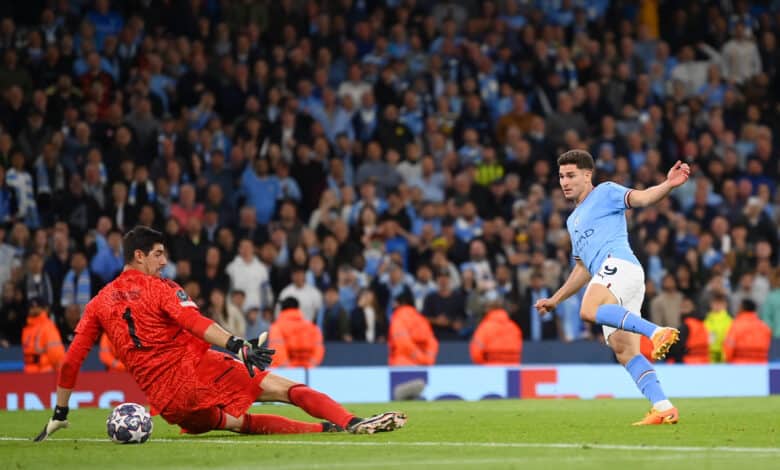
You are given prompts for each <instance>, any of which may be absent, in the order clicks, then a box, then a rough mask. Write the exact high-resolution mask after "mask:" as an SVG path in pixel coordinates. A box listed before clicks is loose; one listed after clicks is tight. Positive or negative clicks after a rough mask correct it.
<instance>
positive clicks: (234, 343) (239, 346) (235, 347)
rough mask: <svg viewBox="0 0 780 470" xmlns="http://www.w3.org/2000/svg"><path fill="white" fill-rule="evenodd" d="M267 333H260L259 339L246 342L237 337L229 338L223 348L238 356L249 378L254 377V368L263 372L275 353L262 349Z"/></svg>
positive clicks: (271, 350)
mask: <svg viewBox="0 0 780 470" xmlns="http://www.w3.org/2000/svg"><path fill="white" fill-rule="evenodd" d="M267 336H268V333H267V332H263V333H260V337H258V338H257V339H255V340H252V341H247V340H245V339H243V338H239V337H237V336H231V337H230V339H229V340H228V342H227V344H226V345H225V348H226V349H227V350H228V351H230V352H232V353H234V354H235V355H237V356H238V358H239V359H240V360H241V361H242V362H243V363H244V365H245V366H246V369H247V371H248V372H249V376H250V377H254V376H255V370H254V367H257V368H258V369H260V370H265V369H267V368H268V366H270V365H271V361H272V360H273V358H272V357H271V356H273V355H274V353H275V352H276V351H275V350H273V349H268V348H264V347H263V343H264V342H265V338H266V337H267Z"/></svg>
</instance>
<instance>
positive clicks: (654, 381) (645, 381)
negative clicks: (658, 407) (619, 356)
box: [626, 354, 666, 405]
mask: <svg viewBox="0 0 780 470" xmlns="http://www.w3.org/2000/svg"><path fill="white" fill-rule="evenodd" d="M626 370H627V371H628V373H629V374H631V378H632V379H634V382H636V386H637V388H638V389H639V391H641V392H642V395H644V396H645V397H646V398H647V399H648V400H650V403H652V404H653V405H655V404H656V403H658V402H660V401H663V400H666V395H665V394H664V391H663V390H662V389H661V383H660V382H659V381H658V377H656V375H655V369H653V365H652V364H650V361H648V360H647V359H646V358H645V356H643V355H641V354H637V355H636V356H634V357H633V358H632V359H631V360H630V361H628V364H626Z"/></svg>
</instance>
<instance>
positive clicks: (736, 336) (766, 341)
mask: <svg viewBox="0 0 780 470" xmlns="http://www.w3.org/2000/svg"><path fill="white" fill-rule="evenodd" d="M771 343H772V330H771V329H770V328H769V326H767V324H766V323H764V322H763V321H761V319H760V318H758V314H756V312H742V313H740V314H739V315H737V318H735V319H734V322H733V323H732V324H731V328H729V331H728V333H727V334H726V339H725V340H724V341H723V355H724V358H725V359H726V362H729V363H731V364H762V363H766V362H769V347H770V345H771Z"/></svg>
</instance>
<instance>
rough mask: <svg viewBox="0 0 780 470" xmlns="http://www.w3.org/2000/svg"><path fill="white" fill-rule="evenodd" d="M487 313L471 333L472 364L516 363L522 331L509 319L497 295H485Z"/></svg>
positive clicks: (520, 345)
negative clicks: (472, 335) (472, 334)
mask: <svg viewBox="0 0 780 470" xmlns="http://www.w3.org/2000/svg"><path fill="white" fill-rule="evenodd" d="M483 300H484V301H485V309H486V310H487V313H486V314H485V316H484V318H482V322H480V324H479V326H478V327H477V331H475V332H474V337H473V338H472V339H471V344H470V345H469V350H470V352H471V360H472V361H474V364H491V365H509V364H519V363H520V359H521V356H522V353H523V332H522V330H521V329H520V327H519V326H517V324H516V323H515V322H514V321H512V320H511V319H510V318H509V314H508V313H507V311H506V310H504V308H503V302H502V300H501V297H500V296H499V294H498V292H496V291H494V290H491V291H488V292H487V293H485V295H484V297H483Z"/></svg>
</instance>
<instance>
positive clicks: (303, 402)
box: [287, 384, 355, 428]
mask: <svg viewBox="0 0 780 470" xmlns="http://www.w3.org/2000/svg"><path fill="white" fill-rule="evenodd" d="M287 396H288V397H289V399H290V403H292V404H293V405H295V406H297V407H298V408H301V409H302V410H303V411H305V412H307V413H309V414H310V415H311V416H314V417H315V418H320V419H325V420H328V421H330V422H331V423H333V424H336V425H337V426H341V427H342V428H346V427H347V426H348V425H349V424H350V422H351V421H352V419H353V418H355V415H353V414H352V413H350V412H349V411H347V410H346V409H344V407H343V406H341V405H339V404H338V403H336V402H335V401H334V400H333V399H332V398H331V397H329V396H327V395H325V394H324V393H321V392H318V391H316V390H312V389H311V388H309V387H307V386H306V385H303V384H298V385H293V386H292V387H290V390H289V391H288V392H287Z"/></svg>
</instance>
